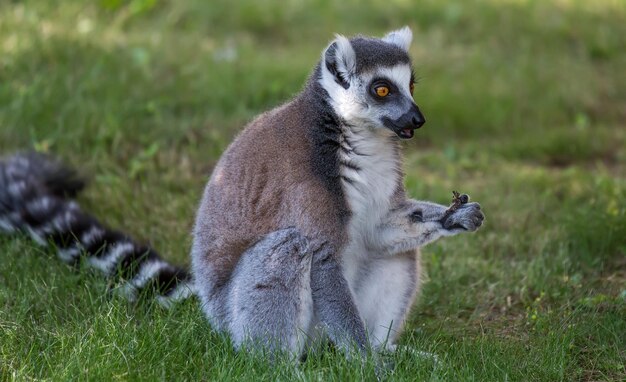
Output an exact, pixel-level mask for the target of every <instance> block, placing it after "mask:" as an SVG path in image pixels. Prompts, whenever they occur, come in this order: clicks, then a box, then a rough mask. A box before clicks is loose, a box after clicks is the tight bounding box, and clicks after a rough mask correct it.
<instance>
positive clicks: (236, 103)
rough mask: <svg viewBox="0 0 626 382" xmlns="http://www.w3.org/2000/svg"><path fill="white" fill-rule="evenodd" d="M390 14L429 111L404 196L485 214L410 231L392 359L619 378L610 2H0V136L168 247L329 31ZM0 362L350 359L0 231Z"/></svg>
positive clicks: (74, 366) (625, 326)
mask: <svg viewBox="0 0 626 382" xmlns="http://www.w3.org/2000/svg"><path fill="white" fill-rule="evenodd" d="M404 24H408V25H410V26H411V27H412V28H413V30H414V35H415V39H414V44H413V47H412V55H413V57H414V59H415V64H416V69H417V73H418V76H419V77H420V82H419V84H418V87H417V92H416V99H417V101H418V103H419V104H420V106H421V108H422V110H423V111H424V113H425V115H426V118H427V120H428V123H427V124H426V126H425V127H424V128H423V129H422V130H420V131H419V132H418V134H417V137H416V139H414V140H413V141H412V142H410V143H408V144H407V145H406V148H405V153H406V166H405V170H406V172H407V180H406V184H407V187H408V189H409V192H410V194H411V195H412V196H414V197H417V198H421V199H430V200H434V201H438V202H441V203H447V202H448V201H449V198H450V196H451V195H450V191H451V190H453V189H459V190H461V191H464V192H467V193H469V194H470V195H472V198H473V199H474V200H477V201H480V202H481V203H482V205H483V207H484V211H485V213H486V215H487V222H486V225H485V226H484V228H483V229H481V230H480V231H479V232H478V233H477V234H475V235H471V236H469V235H465V236H460V237H455V238H450V239H446V240H442V241H441V242H439V243H436V244H434V245H431V246H429V247H427V248H426V249H425V250H424V252H423V257H424V262H425V268H426V271H427V281H426V283H425V285H424V288H423V293H422V294H421V296H420V297H419V300H418V303H417V304H416V306H415V309H414V311H413V313H412V315H411V318H410V321H409V322H408V324H407V330H406V332H405V335H404V336H403V337H402V340H401V343H402V344H403V345H405V346H406V347H407V348H409V349H414V350H417V351H429V352H432V353H435V354H437V355H438V357H439V359H440V362H439V363H438V364H434V363H433V362H432V361H431V360H428V359H424V358H420V357H418V356H416V355H415V353H414V352H411V351H409V350H407V351H401V352H399V353H398V354H395V355H393V356H390V357H388V359H387V360H386V362H388V363H390V364H391V363H393V364H395V369H394V372H393V374H386V375H385V376H384V377H388V378H391V379H394V380H433V381H440V380H449V381H460V380H462V381H464V380H468V381H471V380H473V381H505V380H520V381H539V380H545V381H556V380H562V381H575V380H583V381H586V380H594V381H596V380H607V381H622V380H624V379H626V368H625V366H624V365H625V363H626V271H625V269H626V260H625V259H626V202H625V200H626V175H625V174H626V109H625V108H624V107H625V105H626V71H625V70H624V68H625V67H626V3H624V2H623V1H621V0H615V1H610V0H602V1H600V0H598V1H594V2H584V1H576V0H560V1H555V2H547V1H546V2H543V1H530V0H528V1H525V0H520V1H512V0H510V1H495V0H492V1H460V0H459V1H450V2H446V3H443V2H440V1H435V0H427V1H421V2H419V3H417V2H412V1H404V0H390V1H385V2H376V1H368V2H365V3H362V2H356V1H344V2H341V5H339V4H338V2H336V3H335V2H330V1H323V0H316V1H313V2H310V3H308V4H305V3H304V2H301V1H296V0H287V1H281V2H278V1H276V2H274V1H263V2H260V1H256V0H244V1H238V2H236V3H234V2H232V1H223V0H216V1H211V2H208V1H201V0H197V1H186V2H182V1H173V0H169V1H167V0H163V1H156V0H130V1H122V0H101V1H98V2H81V1H64V2H50V1H12V2H0V152H1V153H5V154H8V153H11V152H14V151H16V150H20V149H27V148H33V147H34V148H36V149H38V150H41V151H49V152H52V153H54V154H56V155H59V156H61V157H63V158H65V159H66V160H67V161H69V162H70V163H72V164H74V165H76V166H77V167H79V168H80V169H81V170H82V172H83V173H84V174H85V175H87V176H89V177H90V179H91V187H90V188H89V190H88V191H87V192H86V193H85V194H84V195H83V196H82V197H81V199H80V202H81V203H82V204H83V205H84V207H85V208H86V209H87V210H89V211H92V212H93V213H94V214H95V215H97V216H99V217H101V218H102V220H103V221H105V222H107V223H108V224H110V225H111V226H114V227H119V228H121V229H124V230H126V231H128V232H131V233H132V234H133V235H135V236H136V237H138V238H141V239H142V240H144V241H146V242H150V243H151V244H153V245H154V246H155V247H156V248H157V249H158V250H160V252H162V253H163V254H164V256H166V257H167V258H168V259H170V260H172V261H175V262H179V263H183V264H184V263H188V251H189V246H190V236H189V231H190V228H191V224H192V221H193V217H194V211H195V207H196V205H197V203H198V201H199V198H200V195H201V192H202V188H203V185H204V183H205V182H206V180H207V177H208V175H209V174H210V172H211V169H212V167H213V165H214V164H215V163H216V161H217V159H218V158H219V155H220V153H221V152H222V151H223V150H224V148H225V147H226V146H227V145H228V143H229V142H230V141H231V139H232V137H233V136H234V135H235V134H237V132H238V131H240V129H241V128H242V126H243V125H244V124H245V123H246V121H248V120H250V119H251V118H252V117H253V116H254V115H256V114H257V113H259V112H261V111H264V110H267V109H268V108H271V107H273V106H275V105H278V104H279V103H281V102H283V101H284V100H286V99H288V98H289V97H290V96H292V95H293V94H295V93H297V92H298V90H299V89H300V88H301V86H302V84H303V82H304V81H305V79H306V78H307V76H308V74H309V72H310V70H311V68H312V67H313V65H314V64H315V62H316V60H317V59H318V57H319V54H320V52H321V50H322V49H323V48H324V47H325V44H327V42H328V41H329V40H330V39H331V38H332V35H333V33H334V32H341V33H345V34H353V33H364V34H370V35H380V34H382V33H383V32H385V31H387V30H389V29H392V28H396V27H399V26H402V25H404ZM0 254H1V258H2V260H1V261H0V380H31V379H38V380H39V379H44V380H69V379H77V380H83V379H92V380H109V379H116V380H135V379H144V380H151V379H164V380H227V379H242V380H255V381H256V380H276V379H279V380H337V381H339V380H362V379H364V380H372V379H374V378H375V374H374V369H373V367H372V365H371V364H370V363H368V364H366V365H365V366H362V365H360V364H359V363H358V362H355V361H347V360H346V359H345V358H344V357H343V356H342V355H341V354H337V353H336V352H333V351H329V352H324V353H322V354H316V355H314V356H312V357H310V358H309V359H308V360H307V361H306V362H304V363H302V364H301V365H298V366H297V367H296V366H293V365H291V364H288V363H283V362H277V363H274V364H272V363H270V362H268V361H267V360H266V358H264V357H263V356H262V355H254V354H249V353H235V352H234V351H233V350H232V347H231V346H230V344H229V342H228V339H227V338H225V337H223V336H221V335H220V334H218V333H215V332H213V331H212V330H211V328H210V327H209V325H208V323H207V322H206V320H205V319H204V317H203V316H202V314H201V312H200V310H199V309H198V306H197V304H196V302H195V301H189V302H187V303H185V304H182V305H180V306H178V307H176V308H174V309H172V310H170V311H164V310H162V309H160V308H158V307H157V306H153V305H151V304H150V303H145V304H139V305H137V306H133V305H129V304H127V303H125V302H124V301H121V300H119V299H116V298H110V297H108V296H107V295H106V293H105V291H106V288H107V286H106V281H105V280H103V279H101V278H100V277H98V276H97V275H93V274H91V273H90V272H87V271H80V272H77V271H76V270H75V269H71V268H69V267H67V266H65V265H62V264H59V262H58V261H57V260H56V259H55V258H54V256H53V253H52V252H51V251H48V252H46V251H44V252H42V251H41V250H40V249H37V248H36V247H34V246H33V245H32V244H31V243H30V242H29V241H28V240H26V239H24V238H20V237H18V238H15V237H12V238H8V237H0Z"/></svg>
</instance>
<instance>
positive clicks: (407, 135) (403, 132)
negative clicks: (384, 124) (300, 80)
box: [395, 128, 415, 139]
mask: <svg viewBox="0 0 626 382" xmlns="http://www.w3.org/2000/svg"><path fill="white" fill-rule="evenodd" d="M395 133H396V134H397V135H398V137H400V138H402V139H411V138H413V135H414V134H415V130H414V129H409V128H406V129H400V130H399V131H398V130H396V132H395Z"/></svg>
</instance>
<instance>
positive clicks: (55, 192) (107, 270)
mask: <svg viewBox="0 0 626 382" xmlns="http://www.w3.org/2000/svg"><path fill="white" fill-rule="evenodd" d="M84 186H85V183H84V181H83V180H82V179H81V178H80V177H79V176H78V175H77V174H76V172H75V171H74V170H73V169H71V168H68V167H65V166H64V165H63V164H62V163H60V162H59V161H57V160H55V159H53V158H51V157H49V156H47V155H43V154H38V153H25V154H17V155H15V156H12V157H9V158H6V159H3V160H0V233H14V232H19V231H22V232H25V233H27V234H29V235H30V237H31V238H32V239H33V240H34V241H35V242H36V243H37V244H39V245H41V246H48V245H54V246H55V247H56V249H57V254H58V256H59V258H60V259H61V260H62V261H64V262H66V263H68V264H76V263H78V261H79V260H80V258H81V256H83V257H85V260H86V261H85V263H86V264H88V265H89V266H90V267H92V268H95V269H97V270H99V271H101V272H102V273H104V274H105V275H106V276H108V277H111V278H113V279H115V280H116V281H117V283H116V285H117V286H116V290H117V291H119V292H120V293H121V294H122V295H124V296H126V297H127V298H128V299H130V300H131V301H134V300H136V299H137V297H138V296H139V295H140V293H141V292H142V291H151V292H154V294H155V295H156V299H157V301H158V302H159V303H160V304H161V305H163V306H166V307H169V306H170V305H171V304H172V303H173V302H175V301H177V300H182V299H185V298H187V297H190V296H192V295H193V294H194V284H193V280H192V277H191V275H190V274H189V273H188V272H186V271H185V270H184V269H182V268H179V267H176V266H174V265H171V264H169V263H167V262H166V261H164V260H163V259H161V258H160V257H159V255H158V254H157V252H156V251H155V250H154V249H152V248H150V247H147V246H145V245H141V244H138V243H136V242H135V241H133V240H132V239H131V238H130V237H128V236H127V235H125V234H123V233H121V232H117V231H114V230H111V229H109V228H107V227H105V226H104V225H102V224H101V223H100V222H99V221H98V220H97V219H95V218H94V217H93V216H90V215H89V214H87V213H85V212H83V211H81V209H80V207H79V206H78V204H77V203H76V202H75V201H74V200H72V198H73V197H75V196H76V195H77V194H78V193H79V192H80V191H81V190H82V189H83V188H84Z"/></svg>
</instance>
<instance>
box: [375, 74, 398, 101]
mask: <svg viewBox="0 0 626 382" xmlns="http://www.w3.org/2000/svg"><path fill="white" fill-rule="evenodd" d="M381 86H382V87H386V88H387V89H389V94H387V95H386V96H384V97H380V96H379V95H378V94H377V91H376V89H378V88H379V87H381ZM399 93H400V92H399V90H398V87H397V86H396V85H394V83H393V82H391V81H390V80H388V79H386V78H376V79H374V80H372V82H371V83H370V86H369V94H370V96H372V98H374V99H375V100H376V101H385V100H387V99H390V98H393V96H394V95H396V94H399Z"/></svg>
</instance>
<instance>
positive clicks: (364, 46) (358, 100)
mask: <svg viewBox="0 0 626 382" xmlns="http://www.w3.org/2000/svg"><path fill="white" fill-rule="evenodd" d="M411 39H412V34H411V30H410V29H409V28H407V27H405V28H403V29H400V30H398V31H394V32H391V33H389V34H388V35H387V36H385V37H384V38H382V39H370V38H362V37H357V38H353V39H351V40H348V39H346V38H345V37H342V36H337V38H336V39H335V41H333V42H332V43H331V44H330V46H329V47H328V48H327V49H326V51H325V52H324V54H323V57H322V59H323V61H322V65H321V66H322V67H321V78H320V83H321V84H322V86H323V87H324V89H326V91H327V92H328V94H329V96H330V101H331V104H332V106H333V108H334V109H335V111H336V112H337V114H339V116H340V117H341V118H342V119H343V120H344V121H346V123H348V124H350V125H353V126H359V127H365V128H370V129H378V131H381V132H383V133H389V134H395V135H397V136H398V137H400V138H403V139H409V138H412V137H413V134H414V131H415V129H418V128H420V127H421V126H422V125H423V124H424V122H425V119H424V116H423V115H422V113H421V112H420V110H419V108H418V107H417V105H416V104H415V103H414V102H413V95H412V93H413V85H414V75H413V71H412V69H411V60H410V58H409V55H408V47H409V45H410V44H411Z"/></svg>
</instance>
